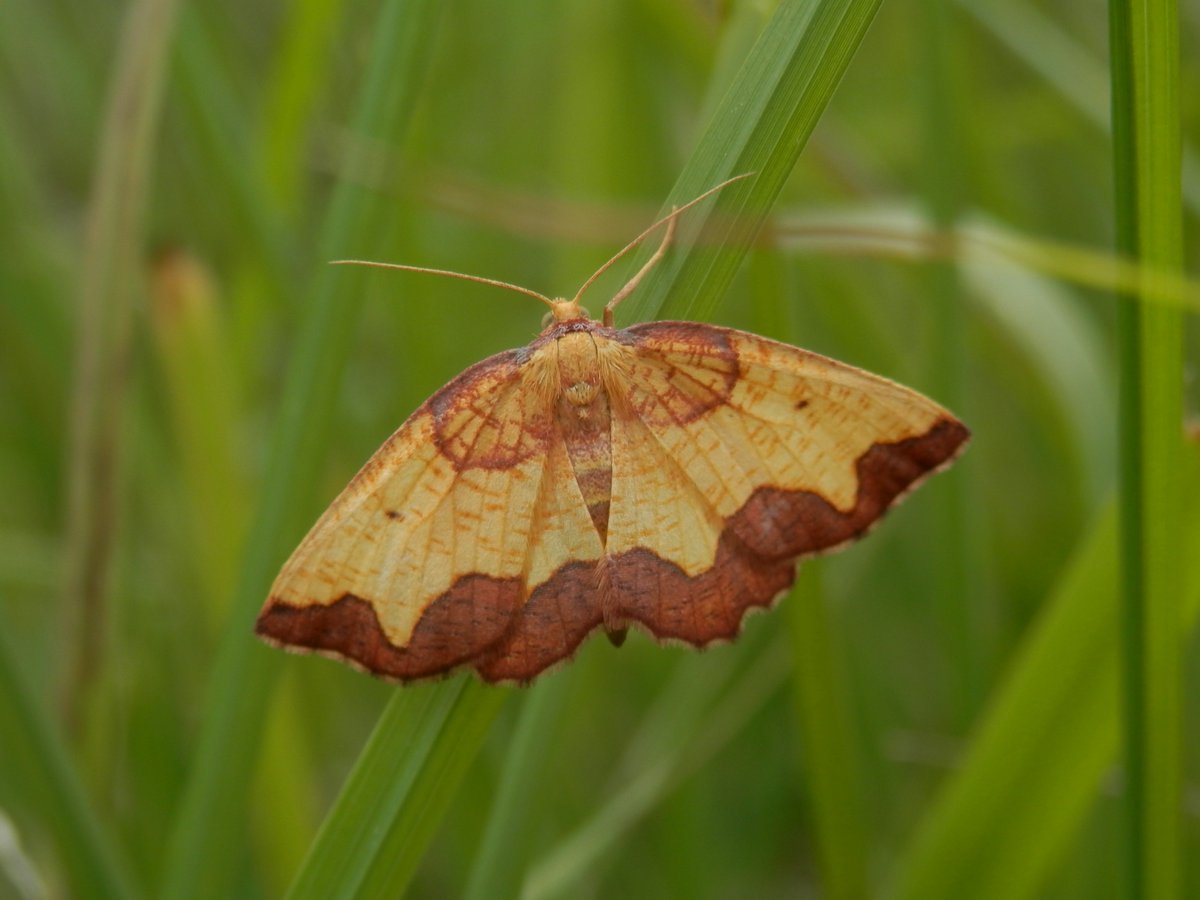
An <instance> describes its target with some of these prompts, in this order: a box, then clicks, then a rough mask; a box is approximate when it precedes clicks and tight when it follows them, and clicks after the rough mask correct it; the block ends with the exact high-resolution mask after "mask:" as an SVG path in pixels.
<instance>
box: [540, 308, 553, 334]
mask: <svg viewBox="0 0 1200 900" xmlns="http://www.w3.org/2000/svg"><path fill="white" fill-rule="evenodd" d="M553 324H554V310H552V309H551V310H547V312H546V314H545V315H544V316H542V331H545V330H546V329H547V328H549V327H550V326H551V325H553Z"/></svg>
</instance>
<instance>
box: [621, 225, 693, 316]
mask: <svg viewBox="0 0 1200 900" xmlns="http://www.w3.org/2000/svg"><path fill="white" fill-rule="evenodd" d="M679 212H680V209H679V207H677V206H674V207H672V208H671V215H669V216H668V217H667V231H666V233H665V234H664V235H663V239H662V243H661V244H659V245H658V249H657V250H655V251H654V255H653V256H651V257H650V258H649V259H648V260H646V264H645V265H644V266H642V267H641V268H640V269H638V271H637V274H636V275H634V276H633V277H632V278H630V279H629V282H628V283H627V284H626V285H625V287H623V288H621V289H620V290H619V291H617V292H616V294H614V295H613V298H612V299H611V300H609V301H608V303H607V304H605V306H604V324H605V325H606V326H608V327H609V328H611V327H612V323H613V309H614V308H615V307H616V305H617V304H618V303H620V302H621V301H622V300H624V299H625V298H626V297H628V296H629V295H630V294H632V293H633V291H634V288H636V287H637V286H638V283H639V282H641V280H642V278H643V277H644V276H645V275H646V273H647V272H649V271H650V270H651V269H653V268H654V267H655V266H656V265H658V263H659V262H660V261H661V260H662V258H663V257H664V256H666V255H667V248H668V247H669V246H671V241H673V240H674V239H675V223H676V222H678V221H679V219H678V214H679Z"/></svg>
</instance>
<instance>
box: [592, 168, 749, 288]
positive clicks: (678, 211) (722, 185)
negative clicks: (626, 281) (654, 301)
mask: <svg viewBox="0 0 1200 900" xmlns="http://www.w3.org/2000/svg"><path fill="white" fill-rule="evenodd" d="M753 175H754V173H753V172H743V173H742V174H741V175H734V176H733V177H732V178H730V179H728V180H726V181H722V182H721V183H720V184H718V185H717V186H716V187H711V188H709V189H708V190H707V191H705V192H704V193H703V194H701V195H700V196H699V197H697V198H696V199H694V200H689V201H688V202H687V203H685V204H683V206H680V207H678V208H677V209H673V210H671V211H670V212H669V213H668V214H667V215H665V216H663V217H662V218H661V219H659V220H658V221H657V222H655V223H654V224H653V225H651V226H650V227H649V228H647V229H646V230H645V231H643V232H642V233H641V234H639V235H638V236H637V237H635V238H634V239H633V240H632V241H630V242H629V243H628V244H626V245H625V246H624V247H622V248H621V249H620V250H618V251H617V252H616V254H615V255H614V256H613V257H612V258H611V259H610V260H609V261H608V262H606V263H605V264H604V265H602V266H601V267H600V268H598V269H597V270H596V271H595V272H594V273H593V274H592V277H591V278H589V279H588V280H587V281H585V282H584V283H583V287H581V288H580V289H579V290H578V291H576V292H575V299H574V301H573V302H575V303H578V302H579V298H580V297H582V296H583V292H584V291H586V290H587V289H588V288H590V287H591V286H592V285H593V284H595V283H596V280H597V279H599V278H600V276H601V275H603V274H604V273H605V272H607V271H608V270H609V269H611V268H612V267H613V265H614V264H616V262H617V261H618V260H619V259H620V258H621V257H623V256H624V255H625V254H626V253H628V252H629V251H630V250H632V249H634V248H635V247H636V246H637V245H638V244H640V243H641V242H642V241H644V240H645V239H646V238H647V237H649V236H650V235H651V234H653V233H654V231H655V229H657V228H661V227H662V226H663V225H665V224H666V223H667V222H671V221H673V220H674V219H675V217H676V216H678V215H680V214H681V213H683V212H686V211H687V210H689V209H691V208H692V207H693V206H695V205H696V204H697V203H700V202H701V201H702V200H707V199H708V198H709V197H711V196H712V195H713V194H715V193H716V192H717V191H720V190H724V189H725V188H727V187H729V185H731V184H733V183H734V182H735V181H741V180H743V179H745V178H750V177H751V176H753ZM657 261H658V260H657V259H655V262H657ZM647 268H648V266H643V267H642V270H641V271H640V272H638V274H637V275H636V276H634V280H633V283H636V282H637V281H638V280H640V278H641V276H642V275H644V274H645V273H646V269H647Z"/></svg>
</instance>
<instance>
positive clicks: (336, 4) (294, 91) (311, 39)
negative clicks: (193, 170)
mask: <svg viewBox="0 0 1200 900" xmlns="http://www.w3.org/2000/svg"><path fill="white" fill-rule="evenodd" d="M344 9H346V4H345V3H343V2H341V0H307V2H304V3H297V4H294V5H293V6H292V8H291V9H290V11H289V14H288V16H287V17H286V19H285V20H284V21H283V22H281V23H280V27H281V29H282V34H281V36H280V47H281V50H280V52H279V54H278V56H277V57H276V59H275V60H273V61H272V62H273V65H272V67H271V70H270V78H269V80H268V83H267V89H266V94H267V97H268V99H267V101H266V102H265V103H263V107H262V108H263V117H264V123H263V128H262V135H261V141H260V147H259V156H260V164H259V166H258V172H260V173H261V178H262V183H263V185H264V186H265V188H266V190H267V192H268V193H269V195H270V197H271V199H272V201H273V202H274V203H275V205H276V206H277V207H279V208H280V209H282V210H284V211H286V212H292V211H293V210H296V209H298V208H299V207H300V206H301V200H302V197H303V195H304V188H305V185H306V179H305V177H304V174H305V166H307V165H308V155H309V153H310V152H311V147H310V145H309V141H308V139H307V138H308V136H307V130H308V129H309V128H310V127H311V125H310V123H311V122H312V120H313V117H314V116H315V115H317V114H318V104H319V102H320V100H321V96H322V94H323V88H324V86H325V85H326V84H328V83H330V82H332V81H333V79H332V77H331V73H330V68H331V65H332V62H333V59H334V54H333V53H331V52H330V51H331V50H332V48H333V46H334V45H335V43H336V38H337V36H338V19H339V17H340V15H341V13H342V11H343V10H344Z"/></svg>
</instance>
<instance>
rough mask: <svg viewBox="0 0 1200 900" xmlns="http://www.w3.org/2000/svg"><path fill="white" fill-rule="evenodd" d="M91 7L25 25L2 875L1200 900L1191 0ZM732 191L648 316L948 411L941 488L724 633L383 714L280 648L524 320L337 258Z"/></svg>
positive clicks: (528, 316) (126, 889) (620, 226)
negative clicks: (314, 549) (393, 469)
mask: <svg viewBox="0 0 1200 900" xmlns="http://www.w3.org/2000/svg"><path fill="white" fill-rule="evenodd" d="M713 6H715V7H717V9H716V10H714V9H712V8H711V7H713ZM113 7H114V5H113V4H100V5H96V6H95V8H92V7H90V6H89V7H88V8H87V11H86V13H85V12H84V8H83V7H82V6H81V5H79V4H71V3H66V2H61V0H54V2H45V3H37V2H32V0H15V2H12V3H8V4H5V6H4V8H3V11H0V73H2V80H0V237H2V239H3V246H4V252H3V254H2V255H0V497H2V498H3V502H2V503H0V510H2V511H0V814H2V816H3V819H0V826H3V825H5V824H6V822H5V820H7V822H8V823H11V825H12V827H13V829H14V834H15V839H16V841H17V843H16V845H15V846H14V847H11V848H6V849H5V850H4V852H2V853H0V896H8V895H10V894H11V895H15V896H30V897H34V896H41V895H42V894H43V892H47V891H48V892H50V893H51V894H56V895H60V896H78V897H104V898H109V897H116V898H121V897H130V898H133V897H159V896H165V897H226V896H238V897H247V898H254V897H273V896H281V895H284V894H290V895H291V896H295V897H319V898H328V897H333V896H340V897H376V896H386V897H390V896H396V895H398V894H400V893H402V892H403V891H404V890H405V889H408V890H409V892H410V893H411V894H412V895H414V896H435V897H436V896H459V895H467V896H471V897H478V898H484V897H495V896H523V897H528V898H557V897H576V896H580V895H585V896H634V897H661V896H686V897H714V898H715V897H727V896H781V897H782V896H824V897H835V898H839V900H853V898H865V897H895V898H913V900H937V898H946V900H951V898H961V897H968V896H969V897H973V898H975V897H991V898H1014V897H1055V898H1060V897H1062V898H1075V897H1079V898H1092V897H1108V896H1130V897H1133V896H1141V897H1151V898H1159V897H1162V898H1170V897H1174V896H1186V895H1195V894H1200V865H1198V864H1197V863H1196V860H1200V806H1198V805H1197V803H1196V801H1195V798H1196V796H1197V795H1198V792H1200V787H1198V783H1200V755H1198V754H1196V753H1194V752H1192V753H1189V752H1187V750H1186V748H1188V747H1195V746H1197V742H1198V741H1200V704H1197V702H1196V701H1195V699H1194V698H1195V697H1197V696H1200V690H1198V688H1200V666H1197V664H1196V662H1197V653H1196V649H1197V647H1196V640H1195V636H1194V634H1195V628H1194V627H1193V626H1194V623H1195V620H1196V618H1197V615H1198V614H1200V503H1198V502H1197V501H1198V500H1200V496H1198V495H1200V478H1198V477H1197V475H1198V472H1200V468H1198V463H1200V454H1198V452H1197V448H1196V446H1195V444H1194V443H1187V442H1185V441H1183V440H1182V439H1181V433H1182V432H1181V428H1180V422H1181V419H1180V406H1181V404H1182V405H1183V406H1184V407H1185V408H1188V409H1190V408H1192V407H1194V405H1195V397H1194V396H1190V395H1188V394H1187V393H1185V392H1184V387H1185V382H1184V380H1183V376H1182V372H1183V370H1184V369H1185V365H1184V360H1185V359H1186V358H1187V356H1188V354H1189V353H1190V355H1191V356H1192V358H1193V359H1194V358H1195V351H1196V344H1195V339H1194V335H1191V334H1190V333H1189V332H1188V331H1187V328H1186V326H1187V325H1188V324H1189V316H1190V315H1191V313H1192V312H1193V311H1194V310H1195V309H1196V308H1197V306H1198V305H1200V288H1198V287H1197V285H1196V283H1195V281H1194V280H1190V279H1189V277H1188V275H1187V273H1188V272H1189V271H1194V270H1195V259H1194V257H1193V258H1190V259H1189V258H1188V257H1187V256H1186V253H1185V249H1184V245H1183V242H1182V236H1181V233H1180V232H1181V229H1182V227H1183V225H1184V224H1190V225H1193V226H1194V225H1195V222H1194V219H1195V217H1196V215H1197V213H1198V212H1200V164H1198V163H1197V157H1196V155H1195V149H1194V144H1195V142H1196V141H1200V106H1197V103H1196V100H1197V96H1196V92H1195V91H1191V92H1189V91H1180V90H1178V85H1179V84H1184V85H1186V84H1195V83H1197V82H1198V79H1200V67H1198V66H1197V63H1196V61H1195V60H1194V59H1191V58H1189V57H1188V56H1186V55H1184V56H1183V57H1182V59H1181V58H1180V57H1179V49H1178V43H1179V40H1180V35H1179V29H1180V25H1179V23H1177V22H1176V21H1175V16H1176V14H1177V13H1176V11H1175V9H1174V7H1173V5H1172V4H1170V3H1163V4H1160V5H1158V6H1156V7H1155V9H1154V11H1153V12H1147V11H1146V9H1145V8H1143V7H1144V5H1137V4H1132V3H1129V4H1126V3H1118V2H1116V0H1114V2H1113V4H1112V8H1111V13H1112V16H1111V22H1110V23H1109V27H1111V29H1112V35H1113V42H1112V45H1113V51H1112V57H1111V61H1110V58H1109V50H1108V44H1109V41H1108V34H1107V31H1106V29H1105V28H1104V27H1102V26H1103V24H1104V23H1100V22H1098V21H1097V18H1096V6H1095V4H1086V3H1081V2H1078V0H1067V2H1064V3H1058V4H1054V5H1053V11H1052V13H1046V12H1043V11H1042V9H1041V8H1039V7H1036V6H1034V5H1033V4H1032V3H1030V2H1028V0H960V2H950V0H919V2H918V3H917V4H915V5H914V4H913V3H901V2H893V3H888V4H882V3H880V2H879V0H810V2H783V3H777V4H756V3H748V2H740V3H732V4H715V5H714V4H695V3H671V2H666V0H622V2H610V3H591V2H586V0H564V2H556V3H548V2H542V3H536V4H535V3H511V4H500V5H498V4H495V3H485V2H480V0H461V2H454V3H440V2H437V0H406V2H400V0H378V2H375V3H371V4H349V3H344V2H337V0H300V2H297V3H293V4H285V5H282V6H281V5H280V4H267V3H245V2H243V3H231V2H227V0H219V2H216V3H205V4H199V3H191V4H183V3H178V2H175V0H129V2H127V3H126V4H124V5H123V6H122V8H121V9H114V8H113ZM1192 12H1193V14H1192V17H1191V19H1190V20H1189V19H1188V18H1187V17H1186V16H1185V17H1184V21H1185V22H1188V21H1193V24H1194V19H1195V15H1194V12H1195V11H1194V10H1193V11H1192ZM1193 42H1194V35H1193ZM1110 93H1111V95H1112V97H1113V98H1114V115H1112V116H1110V114H1109V107H1108V100H1107V98H1108V96H1109V94H1110ZM1110 119H1111V121H1112V123H1113V125H1112V126H1111V127H1110V124H1109V123H1110ZM1110 135H1112V137H1111V138H1110ZM1181 135H1182V154H1180V149H1179V145H1180V140H1181ZM1180 156H1181V157H1182V165H1183V169H1184V171H1185V175H1186V177H1185V178H1184V180H1183V183H1182V190H1181V189H1180V184H1179V182H1178V179H1177V178H1176V177H1175V176H1176V167H1177V166H1178V165H1179V160H1180ZM743 172H754V173H755V177H754V178H752V179H747V180H745V181H741V182H738V183H736V184H734V185H732V186H730V187H729V188H728V189H727V190H725V191H724V192H722V194H721V196H720V197H719V198H718V199H717V201H716V202H715V203H711V204H709V203H706V204H704V205H702V206H700V207H698V208H697V209H696V210H694V211H692V212H689V213H688V214H687V216H686V218H685V219H684V221H683V222H682V223H681V228H680V231H681V242H680V245H679V246H678V247H677V248H676V249H675V250H673V251H672V253H671V254H670V255H669V256H668V258H667V260H666V261H665V262H664V264H663V265H662V266H661V267H660V268H659V269H658V270H656V271H655V273H654V274H653V275H652V276H651V277H650V278H648V279H647V281H646V283H645V284H644V285H643V287H642V288H641V289H639V291H638V293H637V294H635V295H634V296H633V297H631V298H630V301H629V302H628V303H627V304H625V305H624V306H622V307H621V310H620V316H619V319H620V321H621V323H629V322H632V321H637V320H644V319H648V318H653V317H662V316H670V317H693V318H701V319H707V320H713V321H720V322H724V323H728V324H731V325H737V326H741V327H746V328H750V329H752V330H755V331H758V332H761V333H764V334H768V335H770V336H773V337H777V338H780V339H783V340H788V341H791V342H794V343H797V344H800V345H802V346H806V347H809V348H811V349H814V350H817V351H820V352H823V353H827V354H829V355H831V356H835V357H837V358H839V359H843V360H846V361H848V362H851V363H854V364H856V365H860V366H862V367H864V368H867V369H870V370H872V371H876V372H879V373H881V374H885V375H887V376H889V377H893V378H895V379H897V380H899V381H902V382H904V383H906V384H909V385H912V386H913V387H916V388H918V389H921V390H923V391H925V392H927V393H929V394H930V395H932V396H934V397H935V398H937V399H939V400H940V401H942V402H944V403H946V404H947V405H949V406H950V407H952V408H953V409H954V410H955V411H956V412H957V413H959V415H960V416H961V417H962V418H963V419H964V420H965V421H966V422H967V423H968V424H969V425H970V426H971V427H972V429H973V431H974V433H975V441H974V443H973V445H972V446H971V448H970V449H969V451H968V453H967V455H966V456H965V457H964V458H963V460H962V461H961V462H960V463H959V464H958V465H957V466H956V467H955V469H954V470H953V471H952V473H951V474H949V475H943V476H939V477H938V478H937V479H935V480H934V481H933V482H931V483H930V484H929V485H928V486H927V487H924V488H922V489H921V490H920V491H919V492H918V493H917V494H916V495H915V496H914V497H913V498H911V499H910V500H909V501H908V502H907V503H906V504H905V505H904V506H903V507H902V508H901V509H900V510H898V511H896V512H895V513H893V514H892V515H891V516H890V517H889V518H888V519H887V520H886V521H885V522H884V523H883V524H882V525H881V526H880V527H879V528H878V529H877V530H876V531H875V533H873V534H872V535H871V537H870V538H869V539H868V540H866V541H865V542H863V543H862V544H860V545H857V546H855V547H854V548H852V549H850V550H848V551H847V552H845V553H843V554H841V555H839V556H836V557H832V558H830V559H829V560H823V561H821V562H819V563H814V564H811V565H808V566H806V567H805V568H804V569H803V570H802V573H801V577H800V579H799V582H798V586H797V588H796V590H795V591H793V596H791V597H789V598H787V599H786V600H784V601H783V603H782V605H781V608H780V609H778V610H776V611H775V612H773V613H770V614H767V615H760V616H754V617H752V618H751V619H750V620H748V622H747V624H746V628H745V632H744V634H743V635H742V637H741V639H740V640H739V641H738V642H737V643H736V644H734V645H732V646H727V647H716V648H712V649H710V650H708V651H706V652H704V653H701V654H696V653H693V652H690V651H688V650H684V649H680V648H674V647H671V648H660V647H656V646H654V645H653V644H652V643H651V642H650V641H648V640H645V639H643V638H642V637H641V636H640V635H633V636H631V638H630V640H629V641H628V642H627V644H626V645H625V646H624V647H623V648H621V649H620V650H615V649H613V648H612V647H610V646H609V645H608V644H607V642H604V641H594V642H593V643H592V644H589V645H587V646H585V648H584V649H583V650H582V652H581V653H580V655H579V657H578V658H577V659H576V661H575V662H574V663H573V664H571V665H570V666H567V667H564V668H562V669H560V670H558V671H556V672H554V673H552V674H550V675H548V676H546V677H545V678H544V679H543V680H542V681H540V682H539V683H538V684H537V685H535V686H534V687H532V688H530V689H527V690H516V689H507V688H505V689H493V688H487V687H484V686H482V685H480V684H478V683H476V682H474V681H472V680H470V679H469V678H455V679H450V680H447V681H443V682H439V683H436V684H429V685H421V686H415V687H410V688H396V687H394V686H391V685H387V684H383V683H381V682H378V681H375V680H373V679H370V678H368V677H366V676H364V675H361V674H358V673H356V672H353V671H351V670H349V669H347V668H346V667H343V666H339V665H337V664H335V663H332V662H329V661H327V660H323V659H320V658H315V657H303V658H302V657H288V656H286V655H285V654H283V653H280V652H278V651H276V650H272V649H270V648H267V647H264V646H262V645H260V644H259V643H258V642H257V641H255V640H254V638H253V636H252V634H251V626H252V622H253V617H254V615H255V613H256V612H257V609H258V607H259V605H260V604H261V603H262V601H263V599H264V597H265V592H266V590H267V587H268V586H269V584H270V581H271V579H272V577H273V576H274V573H275V572H276V571H277V569H278V567H279V565H280V564H281V563H282V562H283V560H284V559H285V558H286V556H287V553H288V552H289V551H290V550H291V548H292V547H293V546H294V545H295V543H296V542H297V541H298V540H299V539H300V538H301V537H302V535H303V534H304V531H305V529H306V528H307V527H308V526H309V525H310V524H311V523H312V521H313V520H314V519H315V517H316V516H317V515H319V513H320V511H321V509H322V508H323V507H324V505H325V504H326V503H328V502H329V500H330V499H332V497H333V496H334V495H335V494H336V493H337V491H338V490H339V489H340V488H341V487H342V486H343V485H344V484H345V482H346V481H347V480H348V478H349V477H350V475H352V474H353V472H354V471H355V470H356V468H357V466H358V465H359V464H361V462H362V461H363V460H365V459H366V458H367V456H368V455H369V454H370V453H371V452H372V451H373V450H374V449H375V447H376V446H378V444H379V443H380V442H381V441H382V440H383V438H384V437H386V435H387V434H389V433H390V432H391V431H392V430H393V429H394V428H395V427H396V426H398V425H399V424H400V422H401V421H403V419H404V418H405V417H406V416H407V415H408V414H409V413H410V412H411V411H412V410H413V409H414V408H415V407H416V405H417V404H418V403H419V402H420V401H421V400H422V399H423V398H424V397H425V396H427V395H428V394H429V393H430V392H431V391H433V390H434V389H436V388H437V387H438V386H440V385H441V384H443V383H444V382H445V381H447V380H448V379H449V378H450V377H451V376H453V375H455V374H456V373H458V372H459V371H460V370H461V369H463V368H465V367H466V366H467V365H469V364H470V363H472V362H475V361H477V360H479V359H482V358H483V357H485V356H487V355H489V354H491V353H493V352H497V351H499V350H502V349H506V348H509V347H513V346H518V345H521V344H524V343H526V342H527V341H528V340H529V339H530V337H531V336H532V335H533V334H534V333H536V330H537V326H538V322H539V321H540V319H541V316H542V314H543V312H544V309H543V308H542V307H541V306H540V305H539V304H536V303H534V302H533V301H528V300H526V299H523V298H520V297H518V296H516V295H513V294H509V293H507V292H502V291H495V290H489V289H487V288H485V287H482V286H480V285H473V284H467V283H463V282H461V281H451V280H448V279H437V278H431V277H428V276H422V275H416V274H411V273H396V272H383V271H376V270H365V269H361V268H353V267H344V266H339V267H333V266H328V265H326V263H327V261H329V260H331V259H336V258H343V257H354V258H374V259H381V260H390V261H396V262H406V263H413V264H417V265H426V266H434V267H440V268H447V269H455V270H459V271H464V272H470V273H476V274H480V275H486V276H491V277H495V278H500V279H503V280H506V281H510V282H515V283H518V284H524V285H528V286H529V287H531V288H534V289H536V290H539V291H541V292H543V293H547V294H568V293H570V292H573V291H574V289H575V287H576V286H577V285H578V284H579V283H580V282H581V281H582V280H583V279H584V278H586V277H587V276H588V275H589V274H590V273H591V272H592V271H593V270H594V269H595V267H596V266H598V265H599V264H600V263H601V262H603V261H604V260H605V259H606V258H608V256H609V255H610V254H611V253H612V252H613V251H614V250H615V249H616V248H618V247H619V246H621V245H622V244H623V243H624V242H625V241H626V240H628V239H629V238H630V237H631V236H633V235H634V234H636V233H638V232H639V231H640V230H641V229H642V228H643V227H644V226H645V225H646V224H648V223H649V222H650V221H652V220H653V218H654V216H655V215H656V214H657V213H658V212H659V211H660V210H662V209H664V208H668V207H669V205H670V204H671V203H678V202H681V201H685V200H687V199H689V198H691V197H694V196H696V195H698V194H699V193H701V192H702V191H704V190H705V189H706V188H708V187H711V186H712V185H714V184H716V183H718V182H720V181H722V180H724V179H725V178H728V177H730V176H732V175H736V174H739V173H743ZM1114 185H1115V186H1116V189H1115V191H1114ZM652 249H653V247H646V248H643V250H642V251H641V252H640V255H638V254H635V255H634V258H631V259H630V260H628V263H627V264H623V265H621V266H617V267H615V269H614V271H613V272H612V273H611V274H610V275H606V276H605V277H604V278H603V279H602V281H601V282H600V283H599V284H598V285H597V286H596V287H594V288H593V289H592V292H591V294H590V295H589V298H588V300H589V303H590V305H591V307H592V308H593V310H595V309H596V308H598V307H599V306H600V305H602V302H601V298H602V296H603V293H604V291H606V290H612V289H615V286H617V285H619V284H620V283H621V281H622V277H623V276H627V275H628V273H629V272H630V271H632V270H633V268H634V267H635V266H637V265H640V264H641V262H642V261H644V260H645V258H646V256H647V255H648V254H649V252H650V251H651V250H652ZM1114 288H1115V289H1117V291H1119V294H1118V293H1117V291H1114V290H1113V289H1114ZM1193 393H1194V392H1193ZM1127 762H1128V766H1127V765H1126V763H1127Z"/></svg>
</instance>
